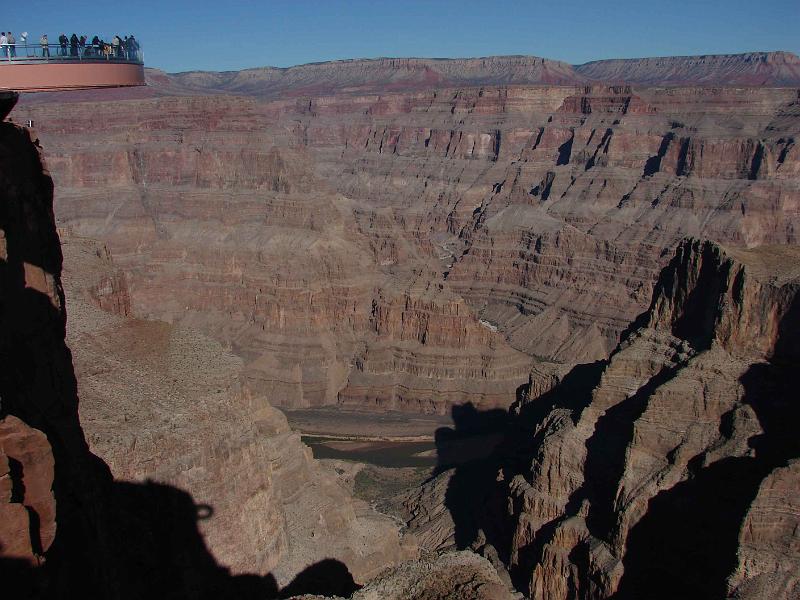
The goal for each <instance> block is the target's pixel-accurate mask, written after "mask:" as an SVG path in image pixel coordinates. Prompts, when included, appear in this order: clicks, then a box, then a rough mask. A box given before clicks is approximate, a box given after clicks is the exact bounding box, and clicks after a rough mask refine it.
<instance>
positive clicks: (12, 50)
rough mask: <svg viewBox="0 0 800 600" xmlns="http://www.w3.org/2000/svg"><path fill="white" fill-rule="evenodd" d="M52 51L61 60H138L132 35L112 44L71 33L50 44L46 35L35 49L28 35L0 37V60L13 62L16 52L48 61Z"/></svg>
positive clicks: (136, 48) (118, 39)
mask: <svg viewBox="0 0 800 600" xmlns="http://www.w3.org/2000/svg"><path fill="white" fill-rule="evenodd" d="M51 48H53V50H54V52H55V55H56V56H58V57H63V58H77V59H82V58H105V59H115V58H116V59H123V60H139V59H140V56H139V42H138V41H137V40H136V38H135V37H133V36H132V35H130V36H128V35H126V36H125V37H124V38H121V37H119V36H118V35H115V36H114V37H113V38H111V41H105V40H103V39H101V38H100V37H99V36H94V37H93V38H92V39H91V41H89V38H88V37H87V36H85V35H82V36H80V37H79V36H78V35H77V34H75V33H73V34H72V35H71V36H70V37H67V35H66V34H64V33H62V34H61V35H59V36H58V44H53V45H51V44H50V40H49V39H48V38H47V34H46V33H45V34H42V37H41V38H39V45H38V47H37V46H36V45H35V43H34V44H32V45H29V44H28V34H27V32H26V33H22V34H20V41H19V42H17V39H16V38H15V37H14V34H13V33H11V32H10V31H9V32H5V31H3V32H2V33H0V58H3V59H7V60H13V59H14V58H17V57H18V55H17V51H19V52H20V53H21V54H20V55H19V56H24V57H26V58H39V57H42V58H50V57H52V56H53V55H52V54H51V52H50V49H51Z"/></svg>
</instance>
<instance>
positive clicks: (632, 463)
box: [509, 241, 800, 598]
mask: <svg viewBox="0 0 800 600" xmlns="http://www.w3.org/2000/svg"><path fill="white" fill-rule="evenodd" d="M798 265H800V253H799V252H798V248H797V247H791V248H789V247H763V248H758V249H753V250H727V249H724V248H722V247H720V246H718V245H714V244H712V243H709V242H704V243H702V242H697V241H687V242H685V243H683V244H681V245H680V246H679V247H678V250H677V253H676V255H675V257H674V258H673V260H672V261H671V262H670V264H669V266H668V267H667V268H665V269H664V271H663V272H662V273H661V276H660V279H659V282H658V285H657V286H656V290H655V293H654V297H653V301H652V303H651V307H650V309H649V311H648V312H647V313H646V314H645V315H643V318H642V319H641V321H640V323H639V324H638V325H634V326H633V327H632V330H631V333H630V335H628V336H627V338H626V339H625V341H624V342H622V343H621V344H620V346H619V347H618V348H617V349H616V350H615V352H614V353H613V354H612V356H611V357H610V359H609V360H608V361H607V362H605V363H603V364H601V365H598V375H597V376H596V378H597V381H598V383H597V385H596V386H595V387H594V389H593V390H592V391H591V393H590V395H588V394H584V395H583V396H582V397H581V396H580V395H578V396H573V395H572V394H570V395H569V397H567V395H566V394H565V395H563V396H562V398H563V399H562V400H557V401H555V402H554V403H553V405H552V408H550V409H548V410H546V412H545V415H546V416H545V417H544V418H543V419H541V420H539V421H538V423H539V424H538V426H537V428H536V430H535V431H534V432H532V435H533V441H532V446H531V456H532V457H533V460H532V462H531V463H530V464H529V466H528V468H527V469H525V470H523V472H522V473H521V474H519V475H517V476H515V477H513V479H511V481H510V484H509V491H510V496H509V498H510V502H511V504H510V506H512V507H513V508H512V511H511V514H512V515H513V517H514V519H515V522H516V528H515V531H514V533H513V537H512V540H511V555H510V562H511V565H512V570H513V569H516V574H517V575H518V576H519V577H520V580H521V581H523V580H524V581H525V582H526V584H525V588H526V591H527V592H528V593H529V594H530V595H531V597H533V598H570V597H581V598H590V597H591V598H606V597H614V598H637V597H642V596H647V597H659V598H660V597H664V598H674V597H677V596H687V597H689V596H690V597H728V596H730V595H734V596H736V597H742V598H756V597H759V598H760V597H764V596H765V595H769V596H772V597H785V598H788V597H793V596H794V595H796V594H797V593H798V590H800V588H799V587H798V586H800V581H799V580H798V578H797V572H798V565H800V554H798V552H797V549H798V547H800V546H798V539H797V531H798V524H800V513H798V511H797V507H796V505H795V504H796V503H795V502H794V500H793V496H792V494H791V493H786V490H788V487H790V486H792V485H794V486H796V485H797V483H798V482H797V474H798V471H797V463H798V457H799V456H800V447H798V445H797V442H796V440H797V436H796V435H794V432H793V423H795V422H796V419H797V417H798V405H797V402H795V400H794V396H795V394H793V393H792V390H791V381H792V373H791V370H792V365H794V364H797V359H798V357H800V354H798V350H799V349H800V346H798V341H800V338H798V332H800V327H798V325H800V320H799V319H800V312H798V308H799V307H800V301H799V300H798V299H799V298H800V279H799V277H800V271H798ZM557 390H558V387H556V388H554V393H557ZM556 397H557V396H556ZM539 403H547V396H545V397H541V398H539V399H534V400H532V401H531V402H530V403H528V404H525V405H523V406H522V407H521V415H520V419H522V420H523V422H524V421H525V420H526V418H531V415H534V414H536V412H537V410H539V408H538V406H537V404H539ZM545 408H546V407H545ZM519 439H523V438H519ZM519 439H518V441H519ZM509 478H511V477H510V474H509ZM665 573H671V574H673V575H672V576H671V577H666V578H665V577H662V576H661V574H665ZM675 574H680V575H679V576H676V575H675ZM654 581H658V582H659V583H658V585H657V586H655V587H654V585H653V583H654Z"/></svg>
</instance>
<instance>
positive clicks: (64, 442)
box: [0, 211, 359, 600]
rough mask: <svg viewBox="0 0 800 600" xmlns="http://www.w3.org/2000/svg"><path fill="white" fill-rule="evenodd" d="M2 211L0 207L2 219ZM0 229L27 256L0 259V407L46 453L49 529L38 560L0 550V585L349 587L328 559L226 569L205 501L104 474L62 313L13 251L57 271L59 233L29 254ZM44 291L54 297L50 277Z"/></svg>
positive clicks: (269, 595) (55, 592)
mask: <svg viewBox="0 0 800 600" xmlns="http://www.w3.org/2000/svg"><path fill="white" fill-rule="evenodd" d="M8 221H9V215H8V214H7V213H3V212H2V211H0V225H2V226H4V228H5V229H6V230H7V229H8V227H7V223H8ZM52 234H53V236H54V231H53V232H52ZM7 239H8V245H9V247H10V250H11V251H12V252H14V254H13V255H15V256H22V257H24V258H25V259H28V260H24V261H21V260H11V261H0V331H2V332H3V335H2V336H0V398H2V404H0V418H3V417H6V416H8V415H13V416H15V417H18V418H19V419H21V420H22V421H23V422H24V423H26V424H27V425H28V426H30V427H34V428H36V429H38V430H40V431H42V432H44V433H45V434H46V436H47V441H48V443H49V445H50V449H51V452H52V455H53V458H54V461H55V466H54V480H53V484H52V489H53V493H54V495H55V498H56V511H57V513H56V523H57V530H56V536H55V540H54V541H53V544H52V545H51V546H50V548H49V549H48V550H47V551H46V552H45V553H44V555H45V561H44V564H43V565H42V566H39V567H32V566H30V564H29V563H28V562H27V561H22V560H16V559H13V558H9V557H0V581H1V582H2V587H3V593H6V594H9V597H13V598H20V599H25V598H35V599H45V598H46V599H59V600H60V599H64V600H66V599H70V598H98V597H99V598H110V599H120V600H123V599H124V600H127V599H130V600H134V599H140V598H167V599H176V600H177V599H192V600H205V599H206V598H208V599H212V598H214V599H216V598H236V599H243V600H248V599H253V600H256V599H258V600H268V599H280V598H287V597H290V596H294V595H300V594H325V595H340V596H344V597H347V596H350V595H351V594H352V593H353V592H354V591H355V590H357V589H358V587H359V586H357V585H356V583H355V582H354V580H353V577H352V575H351V574H350V572H349V570H348V569H347V567H346V566H345V565H344V564H343V563H341V562H339V561H337V560H334V559H326V560H322V561H320V562H318V563H316V564H313V565H311V566H309V567H307V568H306V569H305V570H304V571H302V572H301V573H299V574H298V575H297V576H296V577H295V579H294V580H293V581H291V582H290V583H289V584H288V585H287V586H285V587H284V588H283V589H280V588H279V587H278V585H277V582H276V580H275V578H274V577H273V576H272V575H266V576H258V575H236V576H234V575H232V574H231V573H230V571H229V570H228V569H226V568H224V567H222V566H221V565H219V564H218V563H217V561H216V560H215V558H214V556H213V555H212V554H211V553H210V551H209V549H208V548H207V546H206V544H205V540H204V538H203V536H202V534H201V532H200V530H199V528H198V522H199V521H201V520H203V519H211V518H213V516H214V511H213V507H211V506H208V505H197V504H196V503H195V502H194V499H193V498H192V497H191V496H190V495H189V494H188V493H186V492H185V491H183V490H180V489H178V488H176V487H173V486H170V485H165V484H161V483H155V482H149V481H148V482H145V483H131V482H122V481H114V480H113V478H112V475H111V472H110V470H109V467H108V466H107V465H106V464H105V462H103V461H102V460H101V459H100V458H98V457H97V456H95V455H94V454H92V453H91V452H90V450H89V448H88V445H87V443H86V440H85V439H84V435H83V432H82V430H81V427H80V422H79V418H78V388H77V381H76V378H75V373H74V369H73V364H72V355H71V353H70V350H69V348H68V347H67V345H66V344H65V343H64V331H65V330H64V327H65V318H64V313H63V312H62V311H61V310H60V309H59V308H58V307H57V306H56V303H55V302H54V300H53V299H52V298H51V297H50V296H48V295H47V294H44V293H40V292H38V291H36V290H34V289H31V288H30V287H27V283H28V280H27V279H26V270H29V267H25V268H23V262H27V263H28V264H29V265H31V264H32V265H43V267H42V268H45V269H46V272H47V273H58V272H60V267H61V256H60V252H59V250H58V245H57V243H56V244H55V246H54V249H51V254H50V255H49V256H47V257H37V256H36V254H35V252H29V251H28V250H29V249H28V248H27V247H26V245H27V244H28V243H29V242H27V241H25V240H24V239H22V238H21V237H20V236H16V235H13V234H12V235H9V236H8V238H7ZM12 252H9V254H12ZM37 258H38V259H39V260H36V259H37ZM43 258H44V259H43ZM53 294H54V295H55V296H56V297H57V298H58V299H59V302H60V304H61V306H63V298H64V296H63V292H61V290H60V288H59V287H58V286H57V285H56V289H55V290H54V291H53ZM10 458H11V461H14V462H17V461H15V460H14V458H13V456H12V457H10ZM11 461H10V462H11ZM20 468H21V467H20ZM17 471H19V472H17ZM10 475H11V477H12V478H13V481H12V482H11V492H12V494H10V496H9V497H8V498H7V499H4V500H3V502H6V501H9V502H15V503H20V504H23V505H24V506H26V508H27V510H28V513H29V523H30V538H31V545H32V546H33V548H34V550H36V546H37V545H38V544H39V543H40V541H39V540H40V536H39V532H38V514H37V513H36V511H35V510H34V509H33V508H32V507H30V506H27V505H25V484H26V482H25V476H26V473H24V472H21V471H20V469H19V468H18V469H16V470H12V472H11V474H10ZM0 551H2V548H0Z"/></svg>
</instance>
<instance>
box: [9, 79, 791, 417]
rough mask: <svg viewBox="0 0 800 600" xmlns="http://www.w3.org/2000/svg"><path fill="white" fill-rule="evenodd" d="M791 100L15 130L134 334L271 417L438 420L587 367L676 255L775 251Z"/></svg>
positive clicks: (340, 106) (272, 110)
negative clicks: (28, 143) (138, 320)
mask: <svg viewBox="0 0 800 600" xmlns="http://www.w3.org/2000/svg"><path fill="white" fill-rule="evenodd" d="M799 106H800V105H799V104H798V92H797V90H794V89H768V88H760V89H759V88H698V87H688V88H635V89H634V88H631V87H630V86H626V85H615V86H607V85H591V86H588V87H587V86H560V87H559V86H548V87H519V86H517V87H484V88H457V89H438V90H436V91H432V92H409V93H383V94H379V95H378V94H376V95H352V94H346V95H345V94H340V95H336V96H325V97H322V96H320V97H303V98H284V99H282V100H276V101H270V102H258V101H255V100H253V99H251V98H246V97H229V96H221V95H214V96H205V97H174V98H162V99H151V100H130V101H126V102H98V103H69V104H62V105H47V104H43V105H27V106H25V107H23V108H18V109H16V110H17V111H18V113H17V114H18V118H27V117H30V118H32V119H33V120H34V121H35V122H36V123H37V125H38V126H39V127H40V131H41V135H42V136H43V139H45V140H47V144H48V148H49V149H50V150H49V152H50V155H51V164H52V169H53V173H54V176H55V177H56V180H57V181H58V184H59V195H58V199H57V205H58V213H59V219H60V224H61V226H63V227H64V228H65V230H67V231H72V232H75V233H76V234H79V235H84V236H88V237H92V238H95V239H99V240H102V241H103V242H104V243H106V244H107V245H108V247H109V249H110V250H111V252H112V253H113V254H114V256H115V260H116V261H117V264H118V265H119V267H120V269H121V270H122V271H123V272H124V273H125V281H126V285H127V286H128V290H129V294H130V296H131V298H132V301H133V306H134V307H135V311H136V313H135V314H136V315H137V316H140V317H147V318H157V319H162V320H166V321H169V322H174V323H181V324H184V325H188V326H191V327H194V328H198V329H200V330H202V331H203V332H204V333H207V334H209V335H211V336H212V337H214V338H215V339H217V340H218V341H220V342H221V343H222V344H223V345H224V346H225V347H228V348H230V349H231V350H232V351H233V352H234V353H235V354H237V355H238V356H240V357H242V358H243V359H244V360H245V371H246V377H247V383H248V385H249V386H250V387H251V389H253V390H254V391H256V392H258V393H263V394H266V395H267V396H268V397H269V398H270V400H271V402H273V403H275V404H277V405H279V406H289V407H309V406H319V405H328V404H340V403H341V404H347V405H350V406H355V407H362V408H373V409H376V410H387V409H403V410H414V411H425V412H438V413H447V412H449V411H450V410H451V407H452V406H454V405H456V404H459V403H465V402H472V403H473V404H474V405H475V406H478V407H480V408H491V407H507V406H509V405H510V404H511V403H512V402H513V401H514V400H515V398H516V390H517V388H518V387H519V386H520V385H521V384H523V383H525V382H526V381H527V379H528V376H529V373H530V370H531V368H532V366H533V365H534V364H538V363H541V362H542V361H544V362H554V363H556V366H555V367H552V368H554V369H556V370H559V369H560V367H558V366H557V365H559V364H560V365H566V367H567V370H568V367H569V366H570V365H573V364H575V363H576V362H587V361H593V360H599V359H602V358H605V357H606V356H607V355H608V354H609V353H610V352H611V351H612V350H613V348H614V347H615V345H616V343H617V341H618V339H619V335H620V333H621V332H622V331H623V330H624V329H625V328H626V326H627V324H628V323H629V322H630V321H631V320H632V319H634V318H635V317H636V315H637V314H639V313H640V312H641V311H642V310H644V309H645V308H646V307H647V302H648V299H649V298H650V294H651V291H652V289H653V284H654V282H655V279H656V276H657V274H658V271H659V269H660V268H661V267H663V266H664V265H665V264H666V263H667V261H668V260H669V256H670V254H671V248H672V247H673V246H674V244H675V243H677V242H678V241H679V240H680V239H681V238H682V237H683V236H685V235H693V236H699V237H705V238H710V239H714V240H717V241H719V242H722V243H725V244H727V245H729V246H743V247H748V246H753V245H758V244H786V243H796V242H797V241H798V240H797V231H798V230H799V228H800V224H798V216H797V215H798V213H797V206H798V202H800V176H799V175H798V173H799V172H798V169H799V168H800V167H799V166H798V165H800V163H799V162H798V157H799V156H800V154H798V150H797V148H798V146H797V145H796V142H795V140H796V137H797V135H798V132H800V109H798V107H799ZM88 130H91V131H93V132H95V133H93V134H92V135H91V136H87V135H86V134H85V133H84V132H85V131H88ZM109 165H110V167H109ZM104 285H106V286H107V285H108V282H107V283H106V284H104ZM112 287H113V285H112ZM535 368H536V369H539V368H540V367H538V366H537V367H535ZM541 368H545V369H551V367H549V366H547V365H545V366H544V367H541Z"/></svg>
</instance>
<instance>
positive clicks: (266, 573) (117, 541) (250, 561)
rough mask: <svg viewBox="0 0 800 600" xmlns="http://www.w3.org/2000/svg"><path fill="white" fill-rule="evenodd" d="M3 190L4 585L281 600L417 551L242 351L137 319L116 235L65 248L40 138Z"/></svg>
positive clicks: (21, 592) (359, 576) (2, 166)
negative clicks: (314, 444) (300, 428)
mask: <svg viewBox="0 0 800 600" xmlns="http://www.w3.org/2000/svg"><path fill="white" fill-rule="evenodd" d="M0 189H2V197H3V202H2V212H0V229H1V230H2V235H1V236H0V241H2V245H0V251H1V253H0V259H1V262H0V294H2V295H0V309H2V313H0V315H1V317H2V321H1V322H0V324H1V325H2V331H3V335H2V338H1V339H2V346H0V350H1V351H2V359H3V360H2V365H3V366H2V379H0V383H1V384H2V390H1V392H0V398H2V404H1V405H0V410H1V411H2V412H0V570H2V573H3V581H4V586H5V587H4V589H5V590H6V591H7V592H9V593H11V594H12V596H15V597H47V598H72V597H77V596H83V597H104V598H144V597H181V598H206V597H208V598H210V597H242V595H244V597H275V596H277V595H278V594H279V592H280V593H283V594H284V596H286V595H289V594H288V592H286V590H287V589H291V590H294V591H295V592H297V593H301V592H302V591H303V590H304V587H303V585H304V584H303V581H306V580H307V579H308V578H309V577H311V578H312V579H314V578H320V577H321V578H322V579H321V581H323V582H324V581H326V580H325V577H326V575H325V572H327V571H326V569H327V570H328V571H329V570H330V568H331V565H333V566H334V567H335V568H334V571H335V572H336V573H338V574H339V575H340V576H344V575H346V576H347V577H349V581H350V584H351V585H352V586H355V585H356V582H364V581H366V580H367V579H368V578H370V577H371V576H373V575H375V574H376V573H378V572H379V571H381V570H382V569H383V568H385V567H386V566H389V565H393V564H396V563H397V562H399V561H401V560H402V559H404V558H408V557H411V556H414V554H415V551H416V548H415V546H414V543H413V541H412V540H403V541H401V540H400V535H399V533H398V526H397V524H396V523H395V522H394V521H392V520H391V519H389V518H388V517H385V516H383V515H380V514H378V513H376V512H375V511H373V510H372V509H371V508H370V507H369V506H368V505H366V504H365V503H363V502H360V501H356V500H354V499H353V498H352V497H351V496H350V494H349V492H348V491H347V490H346V489H345V488H343V487H342V486H341V485H340V484H339V483H338V480H337V479H336V477H335V475H334V474H333V473H331V472H328V471H326V470H325V469H324V468H323V467H321V466H320V465H319V464H318V463H317V462H316V461H314V460H313V458H312V457H311V452H310V450H309V449H308V448H307V447H305V446H304V445H303V444H302V443H301V442H300V439H299V434H297V433H295V432H293V431H291V430H290V428H289V427H288V425H287V423H286V420H285V418H284V416H283V415H282V414H281V413H280V412H279V411H277V410H276V409H274V408H272V407H271V406H270V405H269V403H268V402H267V401H266V399H265V398H264V397H263V396H262V395H259V394H257V393H254V392H252V391H251V390H249V389H248V388H247V387H246V386H243V385H242V383H241V380H240V377H239V372H240V370H241V368H242V363H241V359H239V358H237V357H235V356H233V355H231V354H230V353H229V352H227V351H226V350H225V349H224V348H222V347H221V346H220V344H219V343H218V342H215V341H213V340H211V339H209V338H208V337H206V336H205V335H203V334H201V333H199V332H197V331H195V330H192V329H190V328H187V327H182V326H173V325H170V324H167V323H163V322H148V321H144V320H141V319H136V318H133V317H131V316H129V313H130V307H131V301H130V295H129V289H130V288H129V286H128V283H127V278H126V275H125V274H124V273H123V272H121V271H120V270H119V269H118V268H117V267H116V266H115V265H114V264H113V261H112V258H111V255H110V253H109V251H108V249H107V248H106V247H105V246H103V244H101V243H97V242H95V241H93V240H88V239H86V238H77V237H71V236H70V234H69V233H68V232H65V231H62V235H64V237H65V239H66V242H65V245H64V252H63V254H62V249H61V245H60V243H59V237H58V234H57V232H56V227H55V221H54V217H53V210H52V202H53V184H52V181H51V179H50V176H49V174H48V172H47V170H46V168H45V166H44V164H43V162H42V159H41V155H40V149H39V147H38V141H36V140H35V139H33V140H32V139H31V134H30V132H29V131H27V130H24V129H21V128H18V127H16V126H14V125H12V124H10V123H1V124H0ZM62 262H63V263H64V268H63V273H64V281H65V282H66V286H65V287H66V290H67V291H66V294H65V292H64V289H65V287H62V280H61V276H62ZM67 307H68V310H69V320H68V322H67V318H66V316H67ZM65 338H66V339H67V340H68V341H69V342H70V344H71V345H72V346H73V347H74V348H75V352H74V354H72V353H71V352H70V350H69V348H68V347H67V345H66V344H65ZM73 364H74V370H73ZM76 375H77V378H76ZM79 396H80V402H79ZM337 565H338V566H337ZM320 573H322V574H320ZM331 585H332V584H331ZM281 589H283V592H281ZM332 589H334V590H336V589H338V588H335V587H334V588H332ZM349 589H350V591H352V589H353V588H352V587H351V588H349ZM284 592H285V593H284Z"/></svg>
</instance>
